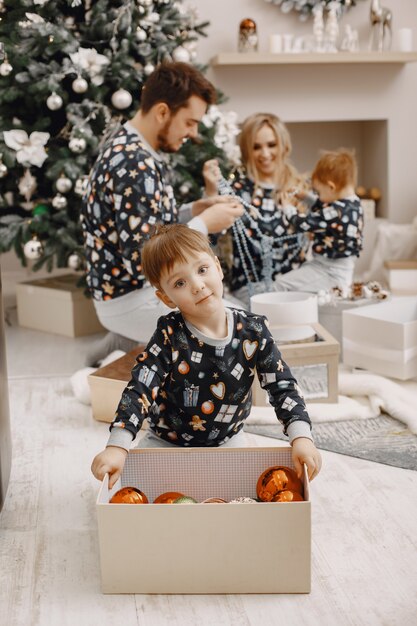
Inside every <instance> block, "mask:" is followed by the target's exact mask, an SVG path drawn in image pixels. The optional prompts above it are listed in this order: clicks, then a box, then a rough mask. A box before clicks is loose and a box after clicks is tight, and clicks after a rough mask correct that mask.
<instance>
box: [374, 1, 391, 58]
mask: <svg viewBox="0 0 417 626" xmlns="http://www.w3.org/2000/svg"><path fill="white" fill-rule="evenodd" d="M370 18H371V35H370V38H369V50H374V49H375V48H376V50H378V52H382V51H383V50H389V49H390V48H391V45H392V11H391V9H388V8H387V7H382V6H381V4H380V1H379V0H371V13H370ZM387 36H389V40H388V41H387Z"/></svg>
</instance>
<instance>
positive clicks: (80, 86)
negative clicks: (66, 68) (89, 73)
mask: <svg viewBox="0 0 417 626" xmlns="http://www.w3.org/2000/svg"><path fill="white" fill-rule="evenodd" d="M71 86H72V89H73V91H75V93H85V92H86V91H87V89H88V82H87V81H86V80H85V78H82V76H78V77H77V78H76V79H75V80H73V81H72V85H71Z"/></svg>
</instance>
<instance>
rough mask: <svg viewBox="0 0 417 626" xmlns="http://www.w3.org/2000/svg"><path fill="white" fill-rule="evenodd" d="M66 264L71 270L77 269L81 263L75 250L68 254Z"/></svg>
mask: <svg viewBox="0 0 417 626" xmlns="http://www.w3.org/2000/svg"><path fill="white" fill-rule="evenodd" d="M67 265H68V267H69V268H71V269H72V270H78V269H79V268H80V265H81V262H80V257H79V256H78V254H76V253H75V252H73V253H72V254H70V255H69V257H68V261H67Z"/></svg>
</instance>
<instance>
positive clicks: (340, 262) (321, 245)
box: [275, 149, 363, 293]
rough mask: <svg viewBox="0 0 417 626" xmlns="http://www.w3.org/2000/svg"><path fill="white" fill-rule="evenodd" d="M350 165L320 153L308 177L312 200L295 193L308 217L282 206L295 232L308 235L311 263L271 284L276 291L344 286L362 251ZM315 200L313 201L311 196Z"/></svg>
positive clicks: (339, 154) (342, 157)
mask: <svg viewBox="0 0 417 626" xmlns="http://www.w3.org/2000/svg"><path fill="white" fill-rule="evenodd" d="M356 171H357V167H356V162H355V158H354V156H353V154H352V153H351V152H349V151H347V150H343V149H340V150H336V151H333V152H325V153H323V155H322V157H321V158H320V159H319V161H318V162H317V164H316V166H315V168H314V171H313V173H312V175H311V180H312V185H313V188H314V189H315V191H316V196H314V197H313V198H312V197H311V196H305V195H304V194H297V197H298V198H299V199H303V200H304V202H305V204H307V205H310V207H311V209H310V212H309V213H298V212H297V210H296V209H295V208H294V207H292V206H290V205H288V206H287V207H286V208H285V213H286V216H287V218H288V220H289V222H290V224H292V225H293V226H294V227H295V228H296V229H297V230H298V231H301V232H307V233H312V236H313V244H312V250H313V259H312V261H309V262H307V263H304V265H302V266H301V267H300V268H298V269H296V270H293V271H291V272H287V273H286V274H284V275H282V276H280V277H279V278H277V279H276V281H275V287H276V289H277V291H310V292H315V293H317V292H319V291H322V290H325V291H327V290H328V289H331V288H332V287H349V286H350V285H351V283H352V281H353V271H354V258H355V257H356V256H359V254H360V251H361V250H362V239H363V235H362V231H363V210H362V206H361V202H360V199H359V198H358V196H357V195H356V194H355V186H356ZM317 196H318V197H317Z"/></svg>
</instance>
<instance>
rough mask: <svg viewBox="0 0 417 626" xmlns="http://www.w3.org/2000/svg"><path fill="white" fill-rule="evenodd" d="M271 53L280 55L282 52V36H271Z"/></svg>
mask: <svg viewBox="0 0 417 626" xmlns="http://www.w3.org/2000/svg"><path fill="white" fill-rule="evenodd" d="M269 52H272V53H273V54H279V53H280V52H282V37H281V35H277V34H274V35H269Z"/></svg>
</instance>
